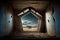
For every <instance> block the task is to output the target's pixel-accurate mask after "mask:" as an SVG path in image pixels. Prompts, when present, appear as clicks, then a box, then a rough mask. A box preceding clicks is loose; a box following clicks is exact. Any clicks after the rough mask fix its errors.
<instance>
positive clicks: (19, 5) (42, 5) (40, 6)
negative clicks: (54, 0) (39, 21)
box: [10, 0, 49, 11]
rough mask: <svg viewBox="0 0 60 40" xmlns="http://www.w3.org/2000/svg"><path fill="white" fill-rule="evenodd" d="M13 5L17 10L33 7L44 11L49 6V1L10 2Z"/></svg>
mask: <svg viewBox="0 0 60 40" xmlns="http://www.w3.org/2000/svg"><path fill="white" fill-rule="evenodd" d="M10 3H11V5H12V6H13V8H14V9H16V10H22V9H24V8H26V7H33V8H35V9H37V10H40V11H43V10H44V9H46V7H47V6H48V5H49V1H26V0H24V1H21V0H13V1H10Z"/></svg>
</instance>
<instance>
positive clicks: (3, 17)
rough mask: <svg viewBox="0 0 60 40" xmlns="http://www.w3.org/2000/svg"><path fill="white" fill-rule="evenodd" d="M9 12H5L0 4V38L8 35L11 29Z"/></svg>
mask: <svg viewBox="0 0 60 40" xmlns="http://www.w3.org/2000/svg"><path fill="white" fill-rule="evenodd" d="M10 14H11V13H10V12H6V7H5V6H4V5H0V38H1V37H3V36H6V35H8V34H9V33H10V31H11V30H12V24H13V22H12V18H11V15H10ZM9 20H10V23H9Z"/></svg>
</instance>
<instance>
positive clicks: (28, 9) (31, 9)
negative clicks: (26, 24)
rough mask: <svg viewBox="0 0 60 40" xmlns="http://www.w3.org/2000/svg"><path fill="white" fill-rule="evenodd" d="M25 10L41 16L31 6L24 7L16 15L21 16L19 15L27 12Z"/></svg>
mask: <svg viewBox="0 0 60 40" xmlns="http://www.w3.org/2000/svg"><path fill="white" fill-rule="evenodd" d="M27 12H32V13H34V14H36V15H38V16H40V17H42V16H41V15H40V14H39V13H38V12H36V11H35V10H34V9H33V8H27V9H25V10H24V11H22V12H20V13H19V14H18V16H21V15H23V14H25V13H27Z"/></svg>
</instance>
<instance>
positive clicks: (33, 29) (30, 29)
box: [23, 27, 38, 32]
mask: <svg viewBox="0 0 60 40" xmlns="http://www.w3.org/2000/svg"><path fill="white" fill-rule="evenodd" d="M23 31H27V32H28V31H38V30H37V27H34V28H27V27H26V28H23Z"/></svg>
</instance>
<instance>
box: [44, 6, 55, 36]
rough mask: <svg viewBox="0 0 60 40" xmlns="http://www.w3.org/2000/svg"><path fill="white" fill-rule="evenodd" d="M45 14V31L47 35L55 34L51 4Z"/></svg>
mask: <svg viewBox="0 0 60 40" xmlns="http://www.w3.org/2000/svg"><path fill="white" fill-rule="evenodd" d="M45 16H46V28H47V33H48V35H49V36H55V22H54V19H53V11H52V7H51V6H49V7H48V8H47V10H46V13H45Z"/></svg>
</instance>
